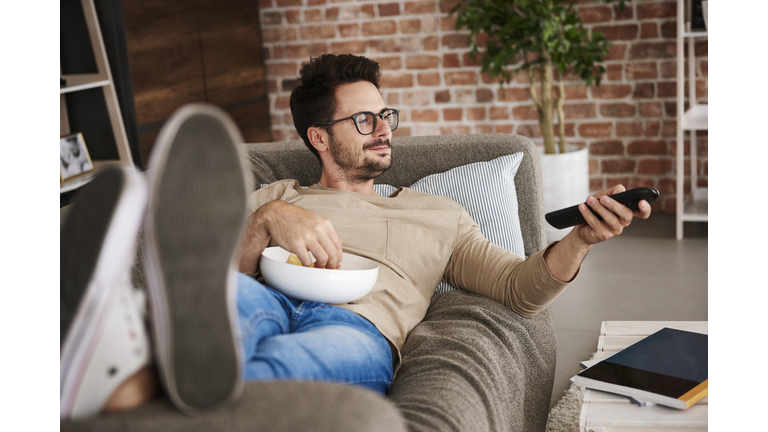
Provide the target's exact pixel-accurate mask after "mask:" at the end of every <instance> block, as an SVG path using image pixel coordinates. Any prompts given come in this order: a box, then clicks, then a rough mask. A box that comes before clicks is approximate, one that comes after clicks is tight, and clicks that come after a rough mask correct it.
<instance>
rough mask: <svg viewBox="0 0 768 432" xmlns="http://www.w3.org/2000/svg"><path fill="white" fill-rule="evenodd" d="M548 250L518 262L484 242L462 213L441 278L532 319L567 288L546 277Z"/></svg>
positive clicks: (502, 250) (513, 256) (483, 238)
mask: <svg viewBox="0 0 768 432" xmlns="http://www.w3.org/2000/svg"><path fill="white" fill-rule="evenodd" d="M553 244H554V243H553ZM549 247H552V245H549V246H548V247H547V248H545V249H543V250H541V251H539V252H537V253H535V254H534V255H532V256H530V257H529V258H528V259H524V258H521V257H519V256H517V255H515V254H513V253H512V252H510V251H508V250H506V249H504V248H502V247H500V246H497V245H495V244H493V243H491V242H490V241H489V240H487V239H486V238H485V237H484V236H483V235H482V233H481V232H480V227H479V226H478V225H477V224H476V223H475V222H474V221H473V220H472V218H471V217H470V216H469V214H468V213H466V211H465V212H464V213H463V215H462V218H461V222H460V224H459V234H458V237H457V243H456V247H455V249H454V251H453V254H452V255H451V258H450V260H449V262H448V266H447V267H446V270H445V273H444V275H443V278H444V280H446V281H447V282H448V283H450V284H452V285H454V286H456V287H459V288H462V289H464V290H466V291H469V292H471V293H475V294H480V295H484V296H486V297H490V298H492V299H494V300H496V301H498V302H500V303H502V304H504V305H505V306H507V307H508V308H510V309H512V310H513V311H515V312H517V313H518V314H520V315H522V316H524V317H532V316H534V315H536V314H537V313H539V312H541V311H542V310H544V309H545V308H546V307H547V306H549V305H550V304H551V303H552V301H554V299H555V298H557V296H558V295H560V293H562V292H563V291H564V290H565V288H566V287H567V286H568V285H569V283H566V282H561V281H559V280H557V279H555V278H554V277H553V276H552V275H551V274H550V273H549V269H548V268H547V265H546V263H545V262H544V253H545V251H546V250H547V249H548V248H549ZM579 270H581V269H579ZM574 279H575V277H574Z"/></svg>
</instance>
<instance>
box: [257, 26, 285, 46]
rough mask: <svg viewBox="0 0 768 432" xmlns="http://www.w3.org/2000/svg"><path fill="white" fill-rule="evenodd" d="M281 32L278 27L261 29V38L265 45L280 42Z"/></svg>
mask: <svg viewBox="0 0 768 432" xmlns="http://www.w3.org/2000/svg"><path fill="white" fill-rule="evenodd" d="M282 35H283V32H282V29H281V28H279V27H263V28H262V29H261V37H262V40H263V41H264V42H265V43H272V42H280V39H281V38H282Z"/></svg>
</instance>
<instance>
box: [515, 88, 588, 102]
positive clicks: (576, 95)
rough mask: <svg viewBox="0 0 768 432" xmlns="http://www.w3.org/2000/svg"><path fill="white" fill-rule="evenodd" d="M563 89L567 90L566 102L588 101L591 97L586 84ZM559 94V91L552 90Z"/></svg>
mask: <svg viewBox="0 0 768 432" xmlns="http://www.w3.org/2000/svg"><path fill="white" fill-rule="evenodd" d="M563 88H565V99H566V100H576V99H587V98H588V97H589V96H588V95H587V86H585V85H584V84H575V85H564V86H563ZM558 92H559V90H555V89H554V88H553V89H552V93H553V94H558ZM529 96H530V95H529Z"/></svg>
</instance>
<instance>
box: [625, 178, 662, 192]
mask: <svg viewBox="0 0 768 432" xmlns="http://www.w3.org/2000/svg"><path fill="white" fill-rule="evenodd" d="M639 187H649V188H655V187H656V179H653V178H650V177H635V178H633V179H632V181H631V182H629V183H627V189H634V188H639Z"/></svg>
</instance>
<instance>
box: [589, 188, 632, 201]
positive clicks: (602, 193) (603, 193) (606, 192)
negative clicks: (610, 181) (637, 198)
mask: <svg viewBox="0 0 768 432" xmlns="http://www.w3.org/2000/svg"><path fill="white" fill-rule="evenodd" d="M626 190H627V188H625V187H624V186H623V185H620V184H617V185H615V186H611V187H609V188H608V189H605V190H601V191H600V192H598V193H596V194H594V195H593V196H594V197H595V198H596V199H600V198H602V197H604V196H606V195H614V194H617V193H620V192H624V191H626Z"/></svg>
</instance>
